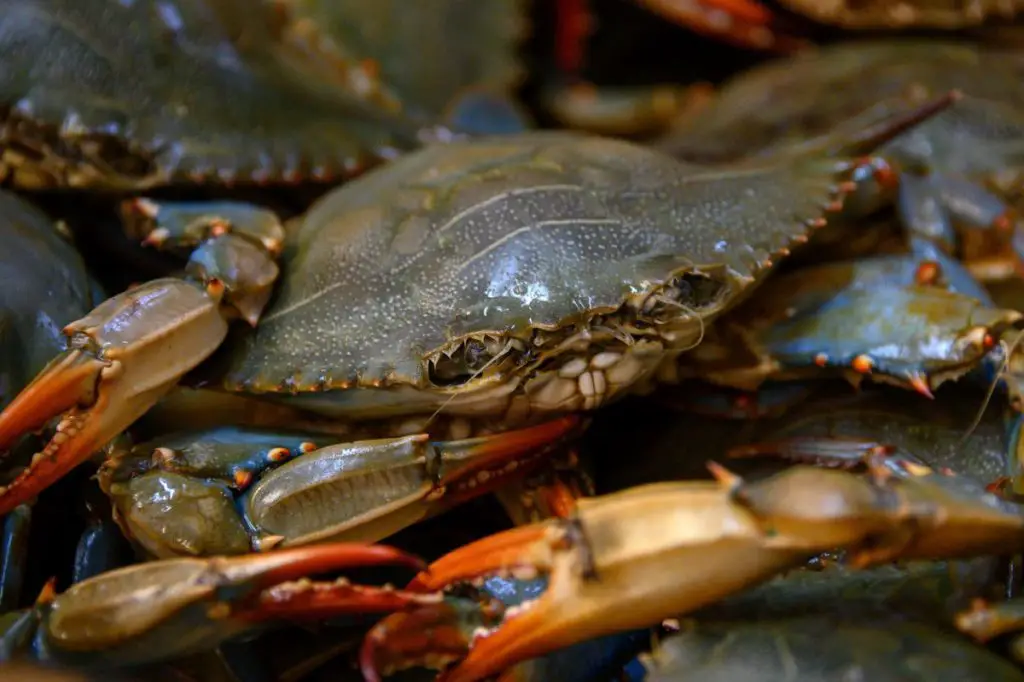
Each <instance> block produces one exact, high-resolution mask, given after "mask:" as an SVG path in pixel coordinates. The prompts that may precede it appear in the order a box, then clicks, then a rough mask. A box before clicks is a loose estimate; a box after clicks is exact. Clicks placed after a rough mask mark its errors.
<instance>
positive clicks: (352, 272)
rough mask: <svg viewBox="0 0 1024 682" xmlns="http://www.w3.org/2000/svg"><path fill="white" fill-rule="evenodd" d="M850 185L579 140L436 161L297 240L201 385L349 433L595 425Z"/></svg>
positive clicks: (812, 171) (501, 144)
mask: <svg viewBox="0 0 1024 682" xmlns="http://www.w3.org/2000/svg"><path fill="white" fill-rule="evenodd" d="M848 169H849V165H848V164H844V163H839V162H836V161H834V160H823V159H817V158H814V159H810V158H809V159H806V160H802V161H800V162H798V163H794V164H785V165H781V166H774V165H761V166H744V167H740V168H736V169H732V170H730V169H714V170H712V169H705V168H699V167H694V166H686V165H682V164H679V163H678V162H676V161H675V160H673V159H671V158H670V157H668V156H665V155H663V154H660V153H658V152H656V151H653V150H650V149H648V148H645V147H641V146H638V145H633V144H630V143H625V142H619V141H614V140H609V139H603V138H598V137H589V136H583V135H575V134H569V133H530V134H523V135H518V136H506V137H500V138H490V139H478V140H474V141H462V142H456V143H452V144H447V145H438V146H434V147H428V148H426V149H423V150H421V151H418V152H415V153H412V154H410V155H408V156H405V157H403V158H402V159H399V160H398V161H396V162H394V163H392V164H389V165H388V166H386V167H382V168H378V169H376V170H375V171H373V172H371V173H369V174H367V175H364V176H362V177H361V178H359V179H357V180H356V181H354V182H351V183H348V184H346V185H344V186H342V187H339V188H337V189H335V190H334V191H333V192H332V193H331V194H329V195H327V196H326V197H324V198H323V199H322V200H321V201H320V202H319V203H318V204H316V205H314V206H313V207H312V208H311V210H310V211H309V212H308V213H307V214H306V215H305V217H304V218H303V219H301V222H300V224H298V225H293V226H292V230H291V232H290V234H289V241H288V243H287V244H286V248H285V253H284V266H283V283H282V285H281V286H280V288H279V290H278V292H277V295H276V298H275V299H274V300H272V301H271V303H270V305H269V307H268V309H267V310H266V312H265V314H264V316H263V318H262V319H261V321H260V324H259V326H258V328H257V329H256V330H254V331H249V330H245V331H244V332H243V333H242V334H241V335H240V336H236V337H235V339H234V342H231V341H229V343H228V344H227V346H226V352H224V353H222V354H221V356H220V357H221V362H219V363H218V362H216V361H214V362H213V363H211V364H210V365H208V369H207V373H206V375H205V377H204V380H205V381H206V382H208V383H212V384H213V385H214V386H220V387H221V388H225V389H227V390H230V391H236V392H250V393H262V394H276V395H281V394H286V395H288V394H290V396H291V397H292V399H293V400H295V401H296V402H297V403H298V404H299V405H301V406H304V407H307V408H310V409H314V410H316V411H318V412H320V413H325V414H337V415H342V414H344V415H347V416H355V415H362V416H386V415H396V414H409V413H417V414H423V413H425V412H426V413H429V412H431V411H433V410H435V409H440V408H442V407H444V408H445V410H446V411H447V412H449V413H454V414H463V415H467V416H477V417H479V416H495V415H501V416H502V417H503V418H504V419H505V420H506V421H508V420H513V421H514V417H515V416H521V415H526V414H528V413H530V412H532V411H539V412H550V411H559V410H576V409H580V408H583V409H589V408H592V407H595V406H597V405H599V404H601V403H603V402H604V401H606V400H607V399H610V398H611V397H614V396H615V395H617V394H620V393H622V392H624V391H625V390H626V389H627V388H629V387H630V386H632V385H634V384H636V383H637V382H639V381H640V380H642V379H644V378H645V377H647V376H649V375H650V374H651V373H652V372H653V370H654V369H655V366H656V365H657V364H658V362H659V361H661V360H662V359H663V358H664V357H665V355H666V353H670V352H679V351H680V350H682V349H686V348H688V347H691V346H692V345H693V344H695V343H696V342H697V341H698V339H699V338H700V336H701V334H702V331H703V328H704V325H706V324H707V323H708V322H710V320H711V319H712V318H713V317H714V316H716V315H717V314H719V313H721V312H722V311H724V310H725V309H727V308H728V307H729V306H731V305H732V304H733V302H735V301H736V300H737V299H738V298H739V297H740V296H741V295H742V294H743V292H744V291H745V290H746V289H748V288H749V287H750V285H751V284H753V283H754V282H755V281H759V278H760V276H761V275H762V274H763V273H764V272H766V271H767V269H768V268H770V267H771V265H772V262H773V258H775V257H776V256H778V255H781V254H784V253H787V252H788V249H789V248H791V247H793V246H795V245H796V244H798V243H802V242H803V241H805V240H806V238H807V235H808V233H809V232H810V231H811V230H812V229H813V227H814V226H815V225H820V224H822V223H823V222H824V218H823V216H824V215H825V213H826V212H827V211H828V210H831V209H833V208H835V200H836V198H837V196H839V195H841V191H840V190H839V189H837V185H842V182H841V181H842V180H843V179H844V177H845V176H844V173H845V172H846V170H848ZM210 367H215V368H217V369H214V370H210V369H209V368H210ZM352 389H357V390H352Z"/></svg>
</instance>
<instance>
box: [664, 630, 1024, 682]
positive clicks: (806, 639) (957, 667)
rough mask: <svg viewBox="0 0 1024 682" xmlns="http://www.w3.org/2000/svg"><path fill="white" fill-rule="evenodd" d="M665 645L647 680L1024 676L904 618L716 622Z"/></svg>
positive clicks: (925, 680) (993, 680)
mask: <svg viewBox="0 0 1024 682" xmlns="http://www.w3.org/2000/svg"><path fill="white" fill-rule="evenodd" d="M661 646H662V651H660V652H659V657H658V659H656V660H657V663H656V665H655V667H654V670H652V672H651V673H650V674H648V675H647V678H646V682H755V681H756V682H838V681H840V680H844V681H845V680H864V681H865V682H867V681H868V680H870V682H1024V673H1022V672H1021V671H1020V670H1018V669H1017V667H1016V666H1014V665H1013V664H1012V663H1010V662H1009V661H1007V660H1005V659H1002V658H1000V657H999V656H997V655H996V654H994V653H991V652H989V651H987V650H985V649H984V648H983V647H981V646H979V645H977V644H974V643H973V642H971V641H970V640H968V639H966V638H963V637H958V636H957V635H953V634H948V633H945V632H942V631H940V630H937V629H934V628H930V627H928V626H925V625H918V624H916V623H906V622H900V621H898V620H892V621H890V622H887V623H877V622H876V623H872V622H870V621H866V622H860V623H843V622H835V621H833V620H830V619H828V618H826V617H822V618H809V619H793V620H780V621H761V622H757V621H754V622H749V623H733V624H728V625H727V624H709V625H708V626H706V627H702V628H700V629H698V630H696V631H694V632H684V633H680V634H678V635H675V636H673V637H671V638H669V639H667V640H666V641H665V642H663V643H662V645H661Z"/></svg>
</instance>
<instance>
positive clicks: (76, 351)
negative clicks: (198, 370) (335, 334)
mask: <svg viewBox="0 0 1024 682" xmlns="http://www.w3.org/2000/svg"><path fill="white" fill-rule="evenodd" d="M222 295H223V287H222V286H221V285H220V284H219V283H218V282H216V281H211V282H210V283H209V284H208V285H207V286H206V287H205V288H204V287H200V286H196V285H194V284H192V283H190V282H186V281H182V280H177V279H160V280H154V281H152V282H148V283H146V284H144V285H142V286H140V287H138V288H136V289H132V290H130V291H127V292H125V293H123V294H121V295H119V296H116V297H114V298H112V299H110V300H108V301H106V302H104V303H102V304H101V305H100V306H99V307H97V308H96V309H95V310H94V311H93V312H91V313H90V314H89V315H87V316H86V317H84V318H82V319H81V320H78V321H77V322H73V323H71V324H70V325H68V326H67V327H66V328H65V329H64V333H65V335H66V336H67V337H68V349H67V350H65V351H64V352H63V353H61V354H60V355H58V356H57V357H56V358H54V360H52V361H51V362H50V363H49V364H48V365H47V366H46V367H45V368H44V369H43V370H42V371H41V372H40V373H39V374H38V375H37V376H36V378H35V379H33V381H32V383H30V384H29V385H28V386H27V387H26V388H25V390H23V391H22V392H21V393H20V394H18V396H17V397H16V398H15V399H14V400H13V401H12V402H11V403H10V405H8V406H7V408H6V409H5V410H4V411H3V412H2V413H0V450H4V449H7V448H9V447H10V446H11V445H12V444H13V443H14V442H15V441H16V439H17V438H18V437H19V436H20V435H21V434H23V433H25V432H28V431H31V430H34V429H38V428H40V427H42V426H43V425H45V424H46V423H47V422H48V421H49V420H50V419H52V418H53V417H56V416H60V417H61V418H60V421H59V423H58V424H57V427H56V433H55V434H54V435H53V437H52V438H51V439H50V441H49V443H47V445H46V446H45V448H44V449H43V450H42V451H40V452H39V453H37V454H36V455H35V456H34V457H33V458H32V463H31V464H30V466H29V467H28V468H27V469H25V470H24V471H23V472H22V473H21V474H20V475H19V476H18V477H17V478H16V479H15V480H14V481H13V482H12V483H11V484H10V485H8V486H7V487H5V488H0V514H6V513H7V512H9V511H10V510H11V509H13V508H14V507H16V506H18V505H19V504H22V503H24V502H26V501H28V500H30V499H32V497H33V496H35V495H36V494H37V493H38V492H39V491H41V490H43V489H44V488H46V487H47V486H49V485H50V484H52V483H53V482H54V481H56V480H57V479H59V478H60V477H62V476H63V475H64V474H66V473H67V472H68V471H70V470H71V469H72V468H74V467H75V466H76V465H78V464H79V463H81V462H82V461H84V460H85V459H86V458H87V457H88V456H90V455H91V454H92V453H93V452H95V451H96V450H98V449H99V448H101V447H102V446H103V445H104V444H106V443H107V442H108V441H110V439H112V438H113V437H114V436H116V435H117V434H119V433H120V432H121V431H122V430H124V429H125V428H126V427H127V426H128V425H130V424H131V423H132V422H134V421H135V420H136V419H137V418H138V417H140V416H142V415H143V414H144V413H145V412H146V411H147V410H148V409H149V408H150V407H152V406H153V404H155V403H156V401H157V400H159V399H160V398H161V397H162V396H163V395H164V394H165V393H167V392H168V391H169V390H170V389H171V388H172V387H173V386H174V385H175V384H177V382H178V379H179V378H180V377H181V376H182V375H183V374H184V373H185V372H187V371H188V370H189V369H191V368H192V367H193V366H194V365H195V364H196V363H197V362H198V360H197V357H198V358H199V359H202V358H205V357H206V356H207V355H209V354H210V353H212V352H213V351H214V350H215V349H216V348H217V346H219V345H220V343H221V342H222V341H223V340H224V337H225V336H226V335H227V330H228V325H227V321H226V320H225V319H224V317H223V316H222V314H221V312H220V309H219V299H220V297H221V296H222ZM140 317H145V318H146V319H148V320H150V322H151V323H150V324H138V318H140ZM175 332H184V333H181V334H177V333H175Z"/></svg>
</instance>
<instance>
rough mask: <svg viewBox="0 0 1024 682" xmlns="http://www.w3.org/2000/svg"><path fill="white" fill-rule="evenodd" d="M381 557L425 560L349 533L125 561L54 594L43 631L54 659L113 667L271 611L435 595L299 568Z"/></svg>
mask: <svg viewBox="0 0 1024 682" xmlns="http://www.w3.org/2000/svg"><path fill="white" fill-rule="evenodd" d="M379 564H398V565H403V566H409V567H412V568H421V567H422V566H423V563H422V562H421V561H420V560H419V559H417V558H416V557H414V556H411V555H409V554H406V553H405V552H402V551H400V550H397V549H394V548H391V547H387V546H381V545H377V546H375V545H363V544H350V543H334V544H324V545H317V546H312V547H303V548H299V549H289V550H281V551H276V552H269V553H266V554H256V555H248V556H243V557H231V558H223V557H221V558H214V559H170V560H165V561H156V562H151V563H146V564H140V565H136V566H130V567H128V568H125V569H121V570H117V571H111V572H109V573H104V574H101V575H99V576H96V577H95V578H91V579H89V580H85V581H82V582H80V583H77V584H75V585H73V586H72V587H71V588H70V589H69V590H68V591H67V592H65V593H64V594H62V595H60V596H58V597H57V598H56V599H54V600H53V602H52V603H51V604H50V611H49V613H48V615H47V617H46V618H45V619H44V622H43V626H42V627H43V628H44V630H43V633H42V634H43V636H44V637H45V639H46V641H47V648H48V653H50V654H51V656H52V657H53V658H55V659H56V662H58V663H69V664H73V665H80V666H83V667H118V666H128V665H137V664H144V663H150V662H155V661H159V660H163V659H167V658H171V657H176V656H180V655H184V654H186V653H193V652H196V651H202V650H209V649H212V648H214V647H216V646H218V645H219V644H220V643H221V642H223V641H225V640H227V639H230V638H231V637H234V636H237V635H240V634H246V633H251V632H254V631H256V630H259V629H260V628H261V627H264V626H265V625H266V624H268V623H269V622H271V621H282V620H283V621H286V622H288V621H292V620H295V619H298V618H314V619H320V618H325V617H332V616H337V615H343V614H359V613H380V612H390V611H394V610H399V609H403V608H409V607H423V606H427V605H430V604H434V603H436V602H437V601H439V599H440V597H439V596H435V595H423V594H415V593H411V592H403V591H400V590H395V589H393V588H390V587H381V588H376V587H368V586H359V585H353V584H351V583H349V582H348V581H345V580H343V579H339V580H337V581H325V582H315V581H310V580H308V579H306V578H305V576H307V575H308V574H312V573H324V572H331V571H336V570H340V569H343V568H351V567H357V566H374V565H379Z"/></svg>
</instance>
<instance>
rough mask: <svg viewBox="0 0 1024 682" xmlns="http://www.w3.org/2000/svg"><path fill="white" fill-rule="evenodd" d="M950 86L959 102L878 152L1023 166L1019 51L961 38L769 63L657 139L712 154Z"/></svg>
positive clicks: (678, 150) (784, 137) (685, 153)
mask: <svg viewBox="0 0 1024 682" xmlns="http://www.w3.org/2000/svg"><path fill="white" fill-rule="evenodd" d="M950 90H959V91H960V92H961V93H963V94H964V95H965V98H964V100H962V101H961V102H958V103H956V104H955V105H953V107H951V108H950V109H949V110H948V111H945V112H943V113H941V114H939V115H938V116H936V117H935V118H933V119H932V120H929V121H926V122H924V123H923V124H921V125H920V126H918V127H916V128H914V129H913V130H912V131H910V132H908V133H907V134H905V135H903V136H901V137H900V138H897V139H896V140H894V141H893V142H890V143H889V144H888V145H887V146H886V147H884V148H882V149H880V150H879V153H880V154H883V155H884V154H886V153H887V152H896V153H897V154H902V155H904V156H910V157H912V158H914V159H918V158H922V157H924V158H927V160H928V161H929V162H930V163H935V164H941V166H942V167H943V169H945V170H951V171H960V172H965V173H971V172H977V171H991V170H999V169H1001V168H1004V167H1006V166H1017V167H1022V166H1024V143H1022V140H1024V55H1022V54H1021V53H1019V52H1012V51H1004V50H995V49H982V48H980V47H977V46H972V45H970V44H967V43H953V42H943V41H927V42H926V41H921V40H907V39H903V40H887V41H877V40H876V41H870V42H855V43H844V44H840V45H836V46H833V47H825V48H822V49H820V50H819V51H817V52H813V53H808V54H805V55H799V56H796V57H792V58H788V59H783V60H778V61H773V62H770V63H768V64H766V65H764V66H761V67H758V68H755V69H751V70H750V71H747V72H745V73H743V74H741V75H739V76H737V77H736V78H734V79H733V80H731V81H729V82H728V83H726V84H725V85H724V86H723V88H722V90H721V92H720V94H719V95H718V96H716V98H715V99H714V100H713V101H712V102H711V104H710V105H709V106H708V107H707V108H706V109H704V110H702V111H701V112H700V113H699V114H697V115H695V116H694V117H693V118H692V119H688V120H687V121H686V122H685V123H684V124H682V125H681V126H679V127H678V129H677V130H675V131H674V132H673V133H671V134H670V135H668V136H667V137H666V138H665V139H663V140H662V141H660V142H659V143H658V145H657V146H658V147H659V148H660V149H663V150H664V151H667V152H669V153H671V154H673V155H675V156H677V157H679V158H683V159H687V160H691V161H701V162H720V161H726V160H731V159H737V158H741V157H745V156H749V155H755V154H759V153H765V152H770V151H772V150H775V149H778V148H780V147H783V146H785V145H787V144H789V143H792V142H799V141H802V140H805V139H807V138H812V137H816V136H818V135H822V134H824V133H827V132H830V131H832V130H834V129H835V127H836V126H837V125H839V124H840V123H842V122H844V121H847V120H850V119H852V118H854V117H856V116H858V115H861V114H863V113H865V112H866V111H869V110H870V111H871V114H870V115H873V116H877V115H878V110H879V108H883V107H886V106H889V104H890V103H892V102H894V101H895V100H897V99H904V100H905V99H906V98H911V99H913V100H922V99H927V98H929V97H934V96H937V95H941V94H943V93H946V92H949V91H950Z"/></svg>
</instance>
